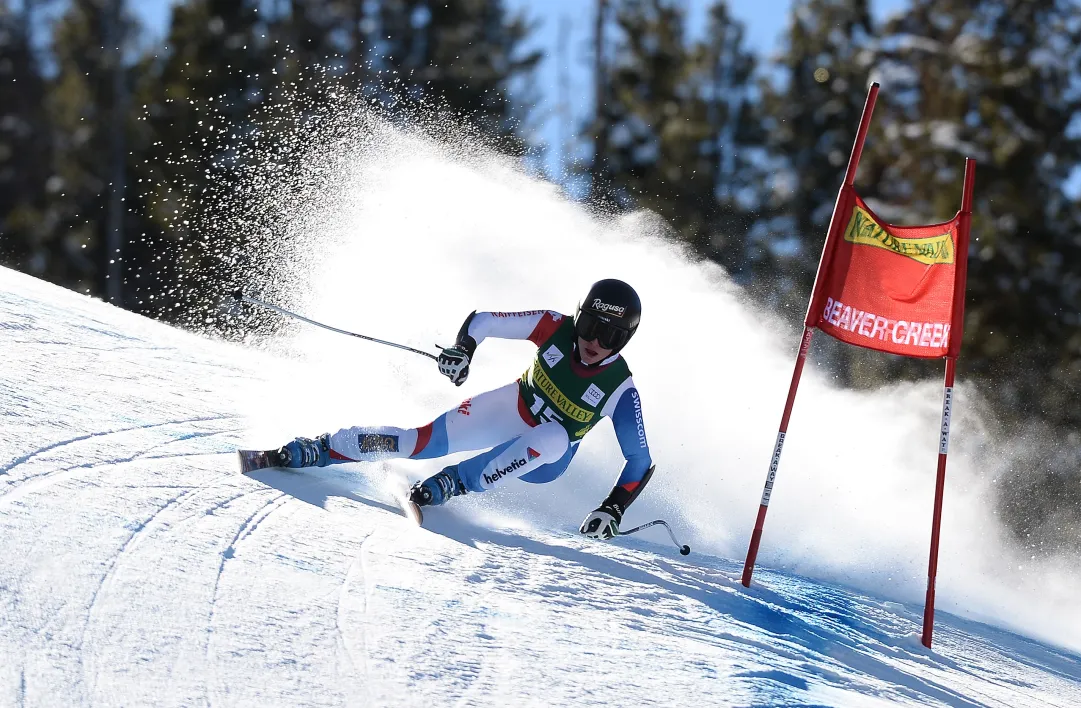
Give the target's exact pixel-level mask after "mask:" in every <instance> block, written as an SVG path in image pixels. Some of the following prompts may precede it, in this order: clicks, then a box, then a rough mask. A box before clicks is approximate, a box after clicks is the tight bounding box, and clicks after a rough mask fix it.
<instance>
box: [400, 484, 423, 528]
mask: <svg viewBox="0 0 1081 708" xmlns="http://www.w3.org/2000/svg"><path fill="white" fill-rule="evenodd" d="M411 491H412V490H411V489H410V487H408V486H406V487H404V489H400V490H398V492H397V493H396V494H395V500H396V502H398V506H399V508H401V510H402V516H404V517H405V518H406V519H409V520H410V521H412V522H413V523H415V524H416V525H418V526H422V525H424V512H423V511H421V507H419V506H417V505H416V503H415V502H413V500H412V499H411V498H410V496H411Z"/></svg>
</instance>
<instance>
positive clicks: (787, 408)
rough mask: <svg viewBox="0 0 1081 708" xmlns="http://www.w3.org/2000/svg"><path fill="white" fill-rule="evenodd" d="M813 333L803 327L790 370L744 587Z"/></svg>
mask: <svg viewBox="0 0 1081 708" xmlns="http://www.w3.org/2000/svg"><path fill="white" fill-rule="evenodd" d="M813 334H814V329H813V328H811V327H805V328H804V329H803V339H802V340H800V345H799V354H798V355H797V356H796V366H795V369H794V370H793V371H792V383H791V384H790V385H789V387H788V400H787V401H786V402H785V404H784V415H782V416H781V427H780V429H779V430H778V431H777V444H776V445H774V446H773V457H771V458H770V462H769V472H768V473H767V474H766V486H765V488H764V489H763V490H762V502H761V504H759V506H758V518H757V519H755V522H754V531H753V532H752V533H751V545H750V546H749V547H748V548H747V560H746V561H745V562H744V563H743V580H742V582H743V586H744V587H748V588H749V587H751V574H752V573H754V562H755V559H756V558H757V557H758V544H760V543H761V542H762V527H763V526H765V524H766V509H768V508H769V498H770V495H771V494H773V481H774V480H775V479H776V478H777V468H778V467H779V466H780V464H781V451H782V450H783V449H784V438H785V435H787V434H788V421H789V419H790V418H791V417H792V405H793V404H794V403H795V402H796V390H797V389H799V380H800V377H801V376H802V375H803V365H804V364H805V363H806V362H807V352H808V351H809V350H810V349H811V336H812V335H813Z"/></svg>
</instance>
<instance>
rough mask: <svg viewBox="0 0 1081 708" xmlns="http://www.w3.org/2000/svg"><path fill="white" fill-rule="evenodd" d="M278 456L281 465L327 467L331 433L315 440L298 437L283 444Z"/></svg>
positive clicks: (290, 466)
mask: <svg viewBox="0 0 1081 708" xmlns="http://www.w3.org/2000/svg"><path fill="white" fill-rule="evenodd" d="M278 457H279V458H280V461H281V464H280V466H281V467H289V468H292V469H296V468H299V467H326V466H327V464H328V463H329V462H330V433H324V434H322V435H320V436H319V437H317V438H316V439H315V440H311V439H309V438H297V439H296V440H294V441H293V442H291V443H289V444H287V445H284V446H282V448H281V449H279V450H278Z"/></svg>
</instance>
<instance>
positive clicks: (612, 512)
mask: <svg viewBox="0 0 1081 708" xmlns="http://www.w3.org/2000/svg"><path fill="white" fill-rule="evenodd" d="M622 520H623V510H622V509H620V508H619V505H618V504H614V503H610V502H605V503H604V504H601V505H600V506H599V507H597V508H596V509H594V510H593V512H592V513H591V514H590V515H589V516H587V517H586V520H585V521H583V522H582V527H581V528H580V529H578V532H579V533H580V534H582V535H583V536H588V537H589V538H599V539H602V540H604V541H607V540H608V539H610V538H613V537H615V536H618V535H619V522H620V521H622Z"/></svg>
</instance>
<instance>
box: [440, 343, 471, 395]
mask: <svg viewBox="0 0 1081 708" xmlns="http://www.w3.org/2000/svg"><path fill="white" fill-rule="evenodd" d="M436 362H437V363H438V364H439V373H441V374H443V375H444V376H446V377H447V378H448V379H450V380H451V381H452V382H453V383H454V385H455V386H461V385H462V384H463V383H465V380H466V378H468V376H469V352H467V351H465V349H463V348H462V347H459V346H458V345H457V344H455V345H454V346H453V347H447V348H446V349H444V350H443V351H442V352H441V353H440V354H439V358H438V359H437V360H436Z"/></svg>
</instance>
